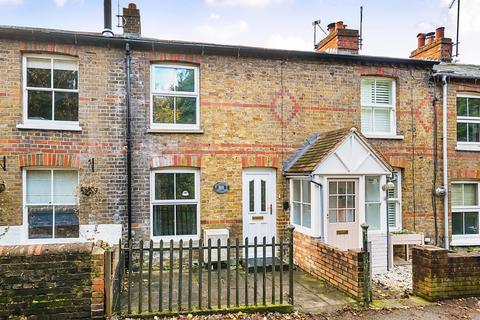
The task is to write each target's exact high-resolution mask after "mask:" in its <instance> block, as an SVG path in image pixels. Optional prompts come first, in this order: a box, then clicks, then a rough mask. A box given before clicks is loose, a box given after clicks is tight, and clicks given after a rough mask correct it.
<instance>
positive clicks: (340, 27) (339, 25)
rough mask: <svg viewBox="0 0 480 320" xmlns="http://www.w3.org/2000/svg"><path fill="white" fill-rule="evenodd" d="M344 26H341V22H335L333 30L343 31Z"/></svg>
mask: <svg viewBox="0 0 480 320" xmlns="http://www.w3.org/2000/svg"><path fill="white" fill-rule="evenodd" d="M344 28H345V26H344V25H343V21H337V23H335V30H338V29H344Z"/></svg>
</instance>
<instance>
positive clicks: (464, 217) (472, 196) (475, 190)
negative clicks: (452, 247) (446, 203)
mask: <svg viewBox="0 0 480 320" xmlns="http://www.w3.org/2000/svg"><path fill="white" fill-rule="evenodd" d="M478 185H479V183H477V182H465V183H452V192H451V196H452V199H451V201H452V234H453V235H478V234H479V214H480V204H479V187H478Z"/></svg>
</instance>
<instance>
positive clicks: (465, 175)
mask: <svg viewBox="0 0 480 320" xmlns="http://www.w3.org/2000/svg"><path fill="white" fill-rule="evenodd" d="M449 176H450V179H453V180H478V179H480V170H475V169H450V170H449Z"/></svg>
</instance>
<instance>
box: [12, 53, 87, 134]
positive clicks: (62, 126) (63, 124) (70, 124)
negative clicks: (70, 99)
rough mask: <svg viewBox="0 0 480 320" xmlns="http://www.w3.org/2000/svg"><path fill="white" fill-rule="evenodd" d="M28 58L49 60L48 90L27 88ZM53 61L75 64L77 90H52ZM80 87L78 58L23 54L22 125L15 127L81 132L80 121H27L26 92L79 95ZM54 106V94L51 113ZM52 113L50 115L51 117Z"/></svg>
mask: <svg viewBox="0 0 480 320" xmlns="http://www.w3.org/2000/svg"><path fill="white" fill-rule="evenodd" d="M29 58H38V59H50V71H51V72H52V73H51V77H50V78H51V79H50V81H51V84H50V88H36V87H27V59H29ZM54 60H65V61H74V62H76V63H77V89H56V88H53V70H54V68H53V61H54ZM79 85H80V70H79V61H78V58H75V57H68V56H59V55H48V54H25V55H23V57H22V90H23V123H22V124H19V125H17V128H19V129H39V130H65V131H81V130H82V128H81V127H80V125H79V123H80V121H79V120H78V121H59V120H36V119H28V93H27V92H28V90H37V91H48V92H52V91H58V92H73V93H77V94H79V87H80V86H79ZM54 106H55V93H54V94H53V97H52V112H54ZM77 107H78V116H79V118H80V94H79V97H78V106H77ZM53 115H54V113H52V116H53Z"/></svg>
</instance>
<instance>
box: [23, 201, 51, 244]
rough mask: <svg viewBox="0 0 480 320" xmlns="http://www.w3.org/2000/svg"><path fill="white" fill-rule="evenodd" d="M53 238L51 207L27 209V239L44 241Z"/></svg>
mask: <svg viewBox="0 0 480 320" xmlns="http://www.w3.org/2000/svg"><path fill="white" fill-rule="evenodd" d="M52 237H53V207H52V206H43V207H29V208H28V238H30V239H45V238H52Z"/></svg>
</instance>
